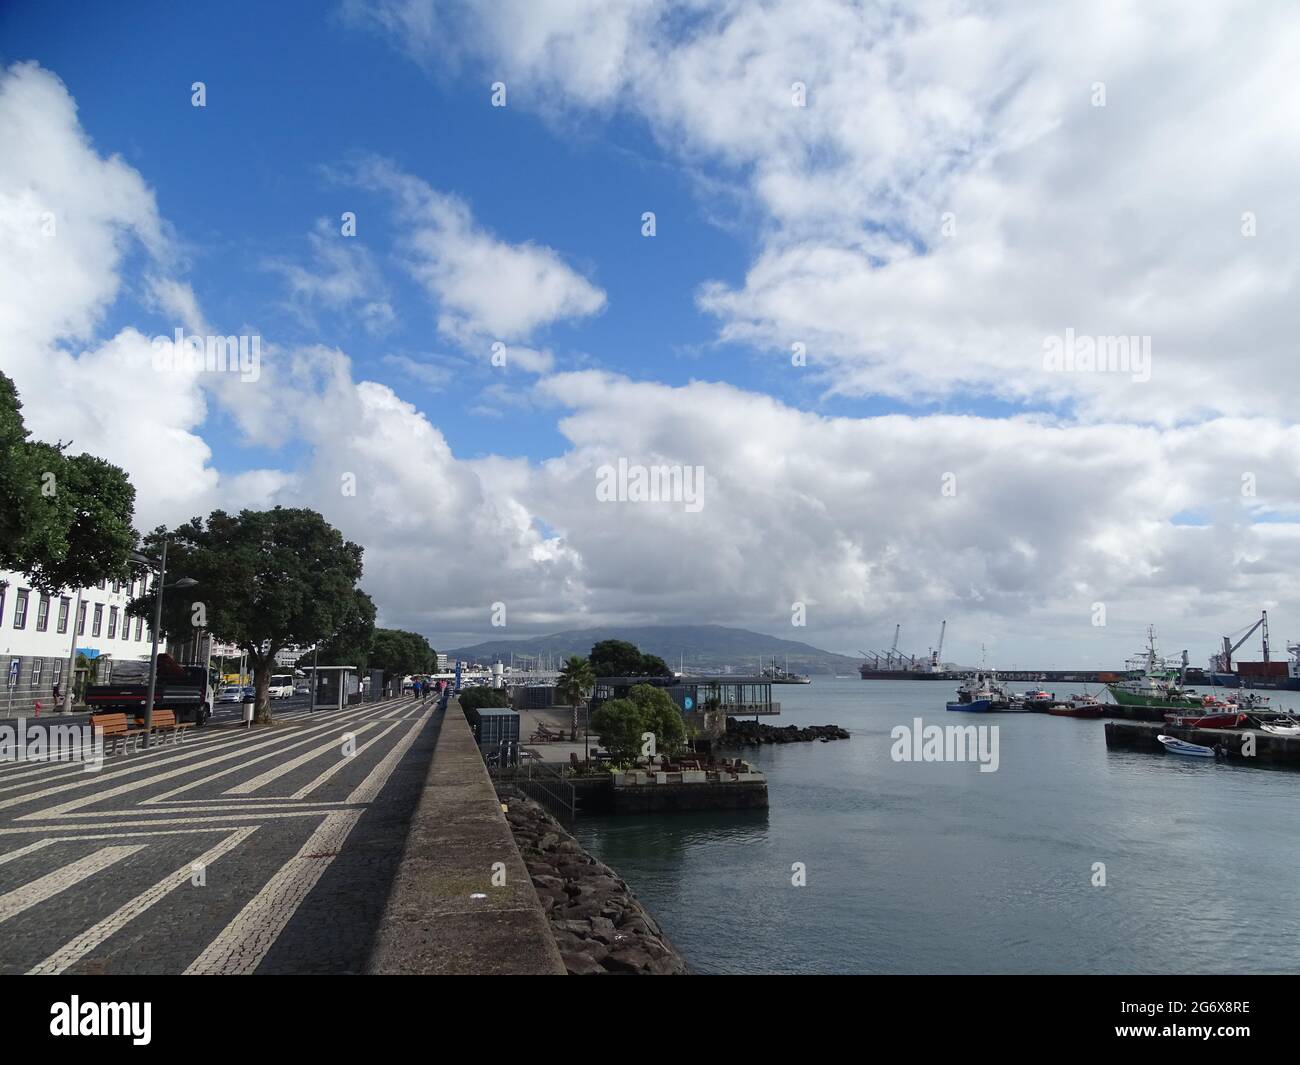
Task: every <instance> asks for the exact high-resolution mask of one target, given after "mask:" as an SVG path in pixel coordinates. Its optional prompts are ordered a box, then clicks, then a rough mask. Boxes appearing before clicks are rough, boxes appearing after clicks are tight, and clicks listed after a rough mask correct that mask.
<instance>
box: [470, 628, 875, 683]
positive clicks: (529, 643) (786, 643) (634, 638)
mask: <svg viewBox="0 0 1300 1065" xmlns="http://www.w3.org/2000/svg"><path fill="white" fill-rule="evenodd" d="M600 640H627V641H628V642H629V643H634V644H636V645H637V647H639V648H640V649H641V650H642V651H644V652H646V653H648V654H652V655H658V656H659V657H660V658H662V659H663V660H664V661H665V662H667V663H668V665H669V666H671V667H672V668H673V669H678V668H681V666H682V665H684V666H685V668H686V671H687V672H688V673H689V672H716V671H721V670H723V669H725V668H726V667H727V666H730V667H731V669H732V672H735V673H756V672H758V660H759V656H760V655H761V656H762V658H763V664H764V665H765V666H770V665H771V664H772V663H773V661H775V662H776V664H777V665H778V666H781V667H783V668H784V667H785V665H786V662H787V658H788V661H789V668H790V670H791V671H792V672H796V673H821V674H827V673H832V674H833V673H841V674H849V675H852V674H856V673H857V670H858V664H859V663H858V659H856V658H849V657H848V656H847V655H837V654H832V653H831V652H830V651H823V650H821V649H820V648H817V647H813V646H812V645H811V644H806V643H800V642H799V641H798V640H781V639H778V638H777V637H775V636H768V635H766V634H765V633H761V632H751V631H750V630H749V629H731V628H726V627H725V626H722V625H609V626H602V627H599V628H592V629H571V630H569V631H568V632H553V633H551V634H550V635H548V636H535V637H532V638H531V639H522V640H487V641H485V642H484V643H477V644H474V646H472V647H461V648H457V649H455V650H452V651H447V652H445V653H446V656H447V658H448V660H449V661H452V662H454V661H455V660H456V659H457V658H461V659H463V660H465V661H467V662H481V663H484V664H487V663H491V662H495V661H497V660H498V659H500V660H501V661H503V662H506V663H509V661H510V656H511V654H513V655H514V656H515V663H516V665H517V664H518V663H519V658H520V656H521V655H522V656H524V657H529V656H532V657H535V656H537V655H548V656H549V657H550V658H552V659H561V658H565V657H567V656H568V655H575V654H577V655H587V654H590V653H591V645H592V644H594V643H596V642H598V641H600Z"/></svg>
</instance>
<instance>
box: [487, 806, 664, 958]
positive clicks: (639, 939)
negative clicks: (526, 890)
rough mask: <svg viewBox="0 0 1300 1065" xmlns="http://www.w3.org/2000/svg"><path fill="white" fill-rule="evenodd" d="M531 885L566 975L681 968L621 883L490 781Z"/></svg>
mask: <svg viewBox="0 0 1300 1065" xmlns="http://www.w3.org/2000/svg"><path fill="white" fill-rule="evenodd" d="M498 794H499V796H500V798H501V802H502V803H504V804H505V805H506V806H507V807H508V811H507V813H506V820H507V822H509V824H510V828H511V830H512V831H513V832H514V836H515V842H516V843H517V844H518V846H519V851H520V853H521V854H522V855H523V858H524V864H525V865H526V866H527V868H528V873H529V876H530V877H531V879H532V884H533V887H534V889H535V890H536V892H537V898H538V900H539V901H540V902H541V905H542V909H543V910H544V911H545V912H546V914H547V917H548V919H549V921H550V927H551V931H552V933H553V934H554V936H555V944H556V946H557V947H558V948H559V951H560V956H561V957H562V958H563V959H564V966H565V969H566V970H567V971H568V972H569V973H570V974H571V975H597V974H605V973H620V974H644V975H673V974H682V973H686V972H688V971H689V970H688V969H687V965H686V962H685V960H684V959H683V958H682V956H681V955H680V954H679V953H678V952H677V949H676V948H675V947H674V946H673V945H672V944H671V943H670V942H669V941H668V939H667V937H666V936H664V934H663V931H662V930H661V929H660V928H659V926H658V925H657V924H656V923H655V920H654V918H653V917H651V916H650V914H649V913H647V912H646V910H645V908H644V907H643V906H642V905H641V903H640V902H638V901H637V898H636V896H635V895H633V894H632V891H631V889H630V888H629V887H628V886H627V884H626V883H625V882H624V881H623V880H622V879H621V878H620V877H619V875H618V874H617V873H616V872H614V870H613V869H611V868H610V867H609V866H607V865H605V864H603V863H602V862H600V861H597V860H596V859H595V858H593V857H592V856H591V855H590V854H588V853H587V852H586V851H585V850H583V849H582V845H581V844H580V843H578V841H577V840H576V839H574V838H573V837H572V836H571V835H569V833H568V832H566V831H565V830H564V828H563V827H562V826H561V825H560V823H559V822H558V821H556V820H555V818H553V817H552V816H551V815H550V814H548V813H547V812H546V810H544V809H543V808H542V807H541V806H540V805H538V804H537V803H535V802H533V801H532V800H531V799H529V798H526V797H525V796H524V795H523V794H521V793H520V792H519V791H517V790H516V789H514V788H512V787H510V786H509V785H506V784H502V785H500V786H499V787H498Z"/></svg>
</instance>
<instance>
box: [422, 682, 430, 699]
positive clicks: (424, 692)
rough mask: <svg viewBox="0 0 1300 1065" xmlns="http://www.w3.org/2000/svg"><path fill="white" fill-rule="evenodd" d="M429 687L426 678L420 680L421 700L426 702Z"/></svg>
mask: <svg viewBox="0 0 1300 1065" xmlns="http://www.w3.org/2000/svg"><path fill="white" fill-rule="evenodd" d="M429 687H430V685H429V682H428V681H427V680H422V681H420V692H421V701H423V702H426V703H427V702H428V701H429Z"/></svg>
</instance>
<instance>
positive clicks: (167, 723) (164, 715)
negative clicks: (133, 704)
mask: <svg viewBox="0 0 1300 1065" xmlns="http://www.w3.org/2000/svg"><path fill="white" fill-rule="evenodd" d="M136 722H137V724H140V726H141V728H140V731H141V732H143V731H144V726H143V721H142V720H141V719H139V718H137V719H136ZM193 727H194V722H193V721H177V720H176V713H175V711H173V710H155V711H154V712H153V731H154V732H163V733H168V732H169V733H171V735H172V737H173V738H174V739H176V740H180V739H182V738H183V737H184V735H185V729H187V728H193Z"/></svg>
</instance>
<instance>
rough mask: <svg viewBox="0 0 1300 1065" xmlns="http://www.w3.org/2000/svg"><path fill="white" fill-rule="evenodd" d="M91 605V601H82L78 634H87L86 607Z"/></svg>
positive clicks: (78, 615) (78, 616)
mask: <svg viewBox="0 0 1300 1065" xmlns="http://www.w3.org/2000/svg"><path fill="white" fill-rule="evenodd" d="M89 606H90V604H89V603H82V604H81V609H80V610H78V611H77V635H78V636H85V635H86V609H87V607H89Z"/></svg>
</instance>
